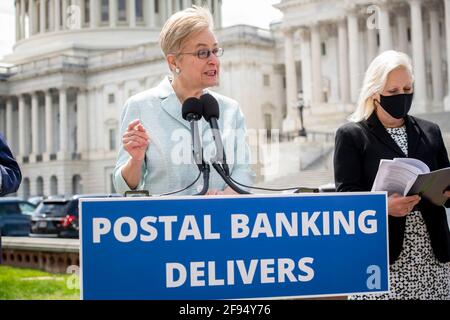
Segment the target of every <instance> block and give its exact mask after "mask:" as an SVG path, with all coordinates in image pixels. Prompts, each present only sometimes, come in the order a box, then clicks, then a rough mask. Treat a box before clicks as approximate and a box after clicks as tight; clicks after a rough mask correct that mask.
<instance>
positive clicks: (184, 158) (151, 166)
mask: <svg viewBox="0 0 450 320" xmlns="http://www.w3.org/2000/svg"><path fill="white" fill-rule="evenodd" d="M205 91H206V92H208V93H210V94H211V95H213V96H214V97H215V98H216V99H217V101H218V102H219V109H220V118H219V127H220V131H221V133H222V140H223V142H224V145H225V153H226V156H227V162H228V164H229V166H230V172H231V176H232V178H233V179H235V180H236V181H238V182H240V183H243V184H245V185H252V184H253V182H254V178H255V174H254V173H253V171H252V170H251V168H250V163H251V162H250V161H251V159H250V149H249V147H248V144H247V142H246V138H245V135H246V126H245V120H244V116H243V114H242V111H241V110H240V108H239V105H238V103H237V102H236V101H234V100H232V99H230V98H227V97H224V96H222V95H219V94H217V93H215V92H212V91H209V90H205ZM181 109H182V106H181V103H180V101H179V99H178V97H177V96H176V94H175V91H174V90H173V88H172V85H171V83H170V80H169V78H168V77H166V78H165V79H164V80H163V81H162V82H161V83H160V84H159V85H158V86H157V87H155V88H152V89H150V90H147V91H144V92H142V93H139V94H137V95H135V96H133V97H131V98H129V99H128V100H127V101H126V103H125V105H124V107H123V111H122V117H121V128H120V137H122V136H123V134H124V133H125V131H126V130H127V127H128V124H129V123H130V122H131V121H133V120H135V119H139V120H140V121H141V123H142V124H143V126H144V127H145V129H146V130H147V133H148V134H149V136H150V145H149V148H148V149H147V152H146V159H145V161H144V164H143V166H142V176H141V181H140V184H139V186H138V187H137V189H136V190H148V191H149V192H150V194H151V195H158V194H162V193H167V192H172V191H177V190H180V189H183V188H185V187H187V186H189V185H190V184H191V183H192V182H194V180H195V178H196V177H197V176H198V174H199V170H198V167H197V165H196V164H194V162H193V157H192V147H191V143H192V142H191V133H190V126H189V123H188V122H187V121H185V120H184V119H183V118H182V115H181ZM198 123H199V131H200V132H201V136H202V137H201V138H202V143H203V149H204V158H205V160H206V161H208V160H209V159H210V158H211V156H213V155H214V154H215V152H216V151H215V145H214V140H213V137H212V134H211V130H210V127H209V124H208V123H207V122H206V121H205V120H204V119H202V120H201V121H199V122H198ZM121 140H122V139H121ZM129 158H130V155H129V154H128V152H126V151H125V149H124V148H123V144H122V143H120V150H119V154H118V158H117V163H116V167H115V169H114V174H113V177H114V179H113V180H114V186H115V188H116V191H117V192H119V193H122V194H123V193H125V192H126V191H130V187H129V186H128V185H127V183H126V182H125V180H124V179H123V177H122V173H121V172H122V167H123V166H124V165H125V164H126V163H127V161H128V159H129ZM202 185H203V179H202V178H200V179H199V181H198V182H197V183H196V184H195V185H193V186H192V187H191V188H189V189H187V190H186V191H184V192H181V193H178V194H177V195H193V194H196V193H197V192H199V190H201V188H202ZM226 187H227V186H226V184H225V183H224V182H223V180H222V178H221V177H220V176H219V175H218V174H217V172H215V170H214V168H212V166H211V175H210V187H209V188H210V189H217V190H224V189H226Z"/></svg>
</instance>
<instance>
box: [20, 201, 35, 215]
mask: <svg viewBox="0 0 450 320" xmlns="http://www.w3.org/2000/svg"><path fill="white" fill-rule="evenodd" d="M19 208H20V211H21V212H22V213H23V214H26V215H29V216H31V215H32V214H33V212H34V210H35V209H36V208H35V207H34V206H32V205H31V204H29V203H26V202H20V203H19Z"/></svg>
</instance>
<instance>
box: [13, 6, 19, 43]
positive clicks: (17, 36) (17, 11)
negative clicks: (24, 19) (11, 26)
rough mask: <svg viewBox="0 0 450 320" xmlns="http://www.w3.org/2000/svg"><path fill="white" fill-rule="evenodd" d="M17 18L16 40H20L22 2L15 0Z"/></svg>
mask: <svg viewBox="0 0 450 320" xmlns="http://www.w3.org/2000/svg"><path fill="white" fill-rule="evenodd" d="M14 3H15V6H16V8H15V18H16V42H18V41H19V40H20V2H19V0H16V1H15V2H14Z"/></svg>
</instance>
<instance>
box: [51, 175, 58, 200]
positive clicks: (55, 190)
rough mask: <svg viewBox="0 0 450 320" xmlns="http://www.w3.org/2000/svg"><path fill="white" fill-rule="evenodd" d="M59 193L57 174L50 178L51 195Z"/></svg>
mask: <svg viewBox="0 0 450 320" xmlns="http://www.w3.org/2000/svg"><path fill="white" fill-rule="evenodd" d="M57 194H58V178H57V177H56V176H52V177H51V178H50V195H57Z"/></svg>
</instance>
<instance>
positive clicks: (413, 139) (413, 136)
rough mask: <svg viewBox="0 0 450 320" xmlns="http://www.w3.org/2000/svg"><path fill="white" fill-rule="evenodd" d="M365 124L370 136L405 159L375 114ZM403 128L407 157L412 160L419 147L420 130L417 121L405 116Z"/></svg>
mask: <svg viewBox="0 0 450 320" xmlns="http://www.w3.org/2000/svg"><path fill="white" fill-rule="evenodd" d="M365 122H366V123H367V126H368V127H369V129H370V131H371V132H372V134H373V135H375V136H376V137H377V138H378V140H380V141H381V142H382V143H384V144H385V145H386V146H388V147H389V148H390V149H392V150H393V151H395V152H396V153H397V154H398V155H399V156H400V157H405V154H404V153H403V151H402V150H401V149H400V147H399V146H398V145H397V143H396V142H395V141H394V139H392V137H391V136H390V134H389V133H388V132H387V130H386V128H385V127H384V126H383V124H382V123H381V121H380V120H379V119H378V116H377V114H376V113H375V112H373V113H372V115H371V116H370V117H369V118H368V119H367V120H366V121H365ZM405 126H406V134H407V135H408V157H411V158H414V155H415V153H416V150H417V147H418V146H419V141H420V137H421V135H422V130H420V128H419V126H418V124H417V121H416V120H415V119H414V117H412V116H406V118H405Z"/></svg>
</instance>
